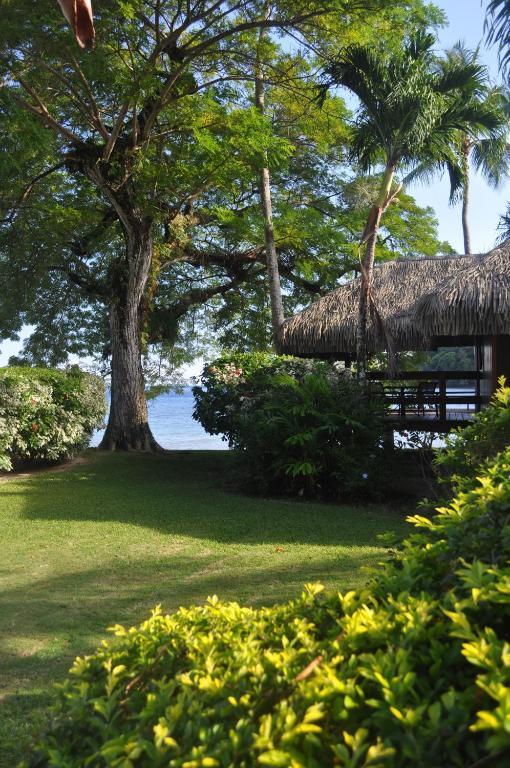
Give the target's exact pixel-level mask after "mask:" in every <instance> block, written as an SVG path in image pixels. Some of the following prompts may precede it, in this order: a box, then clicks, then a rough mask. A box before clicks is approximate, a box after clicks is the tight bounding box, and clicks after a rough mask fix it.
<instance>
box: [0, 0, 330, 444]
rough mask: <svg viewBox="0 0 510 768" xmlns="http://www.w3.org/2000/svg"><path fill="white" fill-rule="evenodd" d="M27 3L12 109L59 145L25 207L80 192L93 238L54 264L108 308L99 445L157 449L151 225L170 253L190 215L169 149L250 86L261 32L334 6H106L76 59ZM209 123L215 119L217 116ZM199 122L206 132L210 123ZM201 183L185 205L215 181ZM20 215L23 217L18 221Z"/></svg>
mask: <svg viewBox="0 0 510 768" xmlns="http://www.w3.org/2000/svg"><path fill="white" fill-rule="evenodd" d="M28 5H30V6H32V4H31V3H28V0H27V2H25V3H24V2H18V3H16V4H10V5H8V6H7V13H6V14H4V24H3V28H2V33H1V38H0V39H1V50H2V70H3V83H4V87H3V89H2V96H3V102H4V107H5V109H6V110H7V114H8V119H10V120H12V121H13V123H14V122H17V123H18V125H19V124H20V122H21V121H20V118H19V113H20V111H21V112H23V113H24V115H25V117H24V118H23V119H24V121H25V122H26V123H28V124H29V130H30V131H31V132H33V133H34V134H36V133H37V131H36V124H39V126H42V127H44V129H45V132H46V133H47V134H50V136H51V138H48V136H44V137H42V136H41V137H39V136H38V137H37V141H38V142H41V143H42V144H43V145H44V149H45V150H46V152H45V153H44V154H45V155H46V157H45V158H44V162H42V163H41V157H42V153H38V154H37V156H36V157H34V170H35V171H36V172H35V173H34V175H33V177H32V179H31V180H30V181H29V183H28V184H27V186H26V187H25V189H23V190H22V192H21V195H20V201H19V202H20V203H24V202H25V201H26V198H27V196H28V195H29V193H30V192H31V190H32V187H33V185H34V184H36V183H39V184H40V183H47V181H48V179H49V177H50V175H51V174H52V173H59V177H56V178H58V179H59V184H62V185H64V186H65V185H72V186H73V187H74V188H75V189H76V192H75V194H76V195H81V202H82V204H83V209H82V210H83V214H82V215H83V216H84V218H85V219H86V220H87V221H90V228H89V231H88V232H85V231H84V228H83V227H80V232H79V236H77V237H75V238H74V242H73V243H72V244H71V245H69V243H68V244H67V245H68V247H69V251H70V255H69V257H67V258H65V259H62V258H61V253H58V252H57V254H55V256H56V261H57V262H58V263H57V264H56V265H55V268H60V269H62V270H63V271H65V272H66V273H67V275H68V276H69V278H70V279H71V280H73V281H74V282H75V283H76V284H78V285H80V286H81V287H83V288H84V289H85V290H88V291H90V292H91V293H93V292H96V293H100V294H102V295H103V297H104V299H105V300H106V301H108V304H109V314H110V342H111V410H110V417H109V421H108V426H107V429H106V433H105V437H104V439H103V447H108V448H116V447H122V448H130V447H131V448H141V449H145V450H149V449H152V448H156V447H157V446H156V444H155V441H154V439H153V437H152V434H151V432H150V429H149V426H148V423H147V408H146V402H145V393H144V381H143V374H142V367H141V360H140V358H141V344H142V333H143V329H144V326H145V323H146V318H147V308H148V304H149V303H150V294H151V290H152V288H151V282H155V281H156V280H157V271H158V264H157V262H155V258H154V228H155V227H156V226H158V225H159V226H163V227H164V226H166V227H167V228H168V229H169V241H170V242H169V247H172V245H174V244H175V242H176V239H177V238H178V232H177V233H176V232H175V229H176V228H177V229H178V227H179V219H178V217H179V216H182V215H185V214H186V211H185V210H184V211H183V201H181V200H178V199H176V192H178V191H180V190H179V183H178V180H176V179H175V178H173V175H174V174H175V172H176V168H175V163H174V158H173V152H174V148H175V144H176V143H178V142H176V141H174V142H173V144H172V145H170V142H169V140H168V137H172V138H175V137H173V136H172V132H174V131H175V132H176V133H177V134H180V140H181V141H185V140H186V134H187V133H188V132H189V131H194V130H196V122H195V117H196V115H195V114H194V113H193V109H194V106H195V105H194V97H196V96H197V95H199V94H201V93H206V92H208V91H210V89H211V88H212V87H213V84H216V85H219V84H220V83H227V82H228V81H229V80H230V79H234V78H236V77H242V68H241V67H240V66H239V62H237V61H236V56H235V50H236V46H237V45H238V44H239V42H240V41H241V40H242V36H243V35H244V34H246V33H248V32H249V31H250V30H258V29H259V28H261V27H262V28H268V29H271V28H284V27H285V28H289V29H290V30H294V31H295V32H299V31H300V30H301V28H302V26H303V25H306V24H307V23H310V22H311V20H312V19H314V18H315V17H316V16H318V15H319V14H321V13H323V12H324V11H325V10H327V9H328V6H330V7H331V8H332V7H333V6H334V3H333V2H331V3H325V2H313V1H312V2H310V3H307V4H306V6H303V4H302V3H297V2H296V3H293V2H285V3H281V4H279V3H277V4H272V6H271V13H270V14H269V15H267V17H266V18H263V14H262V11H263V8H262V5H261V3H259V2H256V0H255V1H254V2H235V1H234V2H221V1H220V2H207V0H199V1H198V2H196V3H194V4H181V3H180V2H172V1H171V0H161V1H159V0H158V2H156V3H155V4H153V3H150V2H131V3H129V2H122V3H117V2H104V3H102V4H101V5H100V7H99V8H97V14H98V24H97V25H98V29H99V30H100V40H99V44H98V45H97V48H96V50H95V51H94V53H93V54H92V55H88V56H83V55H82V56H81V57H80V58H79V59H78V58H77V57H76V56H75V55H74V53H73V52H72V51H71V50H69V49H68V48H67V47H66V39H65V38H66V31H65V29H63V28H62V25H58V24H57V22H56V20H55V16H54V14H53V13H51V12H49V7H48V3H45V2H41V3H39V4H38V5H37V8H36V9H33V8H32V7H31V8H30V12H29V13H27V10H28V8H27V6H28ZM195 101H196V100H195ZM186 112H189V116H188V119H186ZM209 112H210V113H211V116H212V118H213V119H214V105H211V109H210V110H209ZM30 118H35V122H34V120H33V119H30ZM203 120H204V121H205V122H206V123H207V120H208V116H207V113H206V114H203ZM50 163H51V164H50ZM41 166H42V167H41ZM39 169H40V170H39ZM195 182H196V183H195V185H194V186H193V185H190V186H189V189H188V190H187V194H186V200H185V201H184V205H186V204H187V205H188V206H189V205H190V204H191V202H192V200H193V198H194V196H196V194H197V193H199V192H200V189H201V187H202V186H203V185H207V184H208V183H210V179H209V178H208V177H207V176H206V177H204V178H202V179H201V180H199V179H196V180H195ZM68 213H69V211H67V210H66V211H64V212H63V216H64V217H65V216H66V215H68ZM16 215H17V214H16V211H15V210H13V212H12V214H11V217H10V222H9V223H10V224H13V222H14V217H15V216H16ZM176 219H177V220H176ZM81 223H82V224H83V222H81ZM111 232H113V233H114V239H116V240H117V242H116V243H114V244H113V243H112V236H111V235H110V234H109V233H111ZM172 239H173V241H172ZM98 242H101V245H102V251H103V254H104V252H105V249H106V246H107V244H108V246H109V251H110V253H109V258H108V265H107V268H106V273H107V274H106V279H103V280H100V281H98V275H97V271H96V269H95V267H94V261H95V260H97V259H98V258H100V256H99V255H98V251H97V248H98ZM121 244H122V245H121ZM55 245H56V247H57V248H58V245H57V243H55ZM62 245H63V244H62ZM112 245H113V247H112ZM119 246H121V247H119ZM59 250H61V251H62V248H60V249H59Z"/></svg>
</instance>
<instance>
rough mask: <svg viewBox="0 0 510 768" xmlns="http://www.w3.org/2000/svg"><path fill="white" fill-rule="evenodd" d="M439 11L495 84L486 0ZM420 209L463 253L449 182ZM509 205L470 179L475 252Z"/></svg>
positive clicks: (2, 360)
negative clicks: (427, 210) (431, 213)
mask: <svg viewBox="0 0 510 768" xmlns="http://www.w3.org/2000/svg"><path fill="white" fill-rule="evenodd" d="M434 2H435V4H436V5H437V6H439V7H440V8H442V9H443V10H444V11H445V13H446V15H447V17H448V21H449V24H448V26H447V27H445V28H444V29H442V30H440V32H439V47H440V48H449V47H451V46H452V45H453V44H454V43H456V42H457V41H458V40H462V41H463V42H464V43H465V44H466V45H467V46H468V47H469V48H476V46H477V45H478V44H479V43H480V42H482V47H481V55H482V59H483V60H484V62H485V63H486V64H487V66H488V67H489V69H490V71H491V74H492V76H493V78H494V79H495V80H497V79H498V61H497V52H496V50H495V49H489V50H488V49H487V48H486V47H485V46H484V45H483V25H484V19H485V8H486V6H487V0H483V3H482V2H481V0H434ZM410 192H411V193H412V194H413V195H414V196H415V197H416V199H417V201H418V203H419V204H420V205H422V206H427V205H429V206H431V207H432V208H434V210H435V212H436V215H437V219H438V222H439V236H440V238H441V239H442V240H447V241H448V242H449V243H450V244H451V245H452V246H453V247H454V248H455V249H457V250H458V251H459V253H462V251H463V246H462V229H461V222H460V207H459V206H456V207H452V206H450V205H449V204H448V181H447V179H446V178H445V179H438V180H437V181H435V182H434V183H433V184H428V185H426V186H424V185H416V186H413V187H411V188H410ZM507 201H510V182H507V183H506V184H505V185H503V186H502V187H501V188H500V189H498V190H492V189H490V188H489V187H488V186H487V184H486V183H485V182H484V181H483V179H481V178H479V177H473V180H472V191H471V229H472V244H473V250H474V251H475V252H484V251H488V250H489V249H490V248H492V247H493V245H494V241H495V239H496V237H497V226H498V222H499V217H500V216H501V214H502V213H503V212H504V211H505V209H506V202H507ZM19 347H20V345H19V343H16V342H7V341H6V342H2V344H1V346H0V365H5V364H6V363H7V360H8V358H9V357H10V355H13V354H16V353H17V351H18V350H19Z"/></svg>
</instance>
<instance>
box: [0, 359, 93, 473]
mask: <svg viewBox="0 0 510 768" xmlns="http://www.w3.org/2000/svg"><path fill="white" fill-rule="evenodd" d="M105 414H106V400H105V388H104V384H103V382H102V380H101V379H100V378H98V377H97V376H92V375H91V374H88V373H83V372H82V371H80V370H79V369H78V368H77V367H76V366H73V367H72V368H70V369H68V370H65V371H63V370H56V369H48V368H25V367H15V366H12V367H8V368H1V369H0V468H1V469H5V470H9V469H12V466H13V464H14V465H15V464H17V463H19V462H23V463H30V462H41V461H43V462H44V461H48V462H57V461H63V460H66V459H69V458H70V457H72V456H74V455H75V454H76V453H78V452H80V451H81V450H83V449H84V448H85V447H86V446H87V445H88V443H89V440H90V437H91V435H92V432H93V431H94V430H95V429H98V428H99V427H101V426H102V423H103V420H104V417H105Z"/></svg>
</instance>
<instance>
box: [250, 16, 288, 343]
mask: <svg viewBox="0 0 510 768" xmlns="http://www.w3.org/2000/svg"><path fill="white" fill-rule="evenodd" d="M263 35H264V30H263V29H261V30H260V35H259V41H260V42H262V40H263ZM255 70H256V71H255V105H256V107H257V109H258V110H259V112H260V113H261V114H262V115H263V114H264V112H265V94H264V77H263V73H262V67H261V64H260V60H259V58H258V57H257V62H256V65H255ZM259 192H260V206H261V209H262V216H263V219H264V242H265V251H266V265H267V278H268V284H269V299H270V303H271V326H272V337H273V346H274V348H275V350H276V352H278V351H279V334H280V327H281V325H282V323H283V320H284V314H283V302H282V289H281V282H280V270H279V267H278V255H277V253H276V244H275V237H274V226H273V205H272V200H271V178H270V174H269V168H268V167H267V166H266V167H264V168H262V169H261V171H260V176H259Z"/></svg>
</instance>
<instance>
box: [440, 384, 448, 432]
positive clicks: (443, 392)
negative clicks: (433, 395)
mask: <svg viewBox="0 0 510 768" xmlns="http://www.w3.org/2000/svg"><path fill="white" fill-rule="evenodd" d="M446 375H447V374H442V375H441V376H440V378H439V420H440V421H442V422H446V419H447V414H446Z"/></svg>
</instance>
